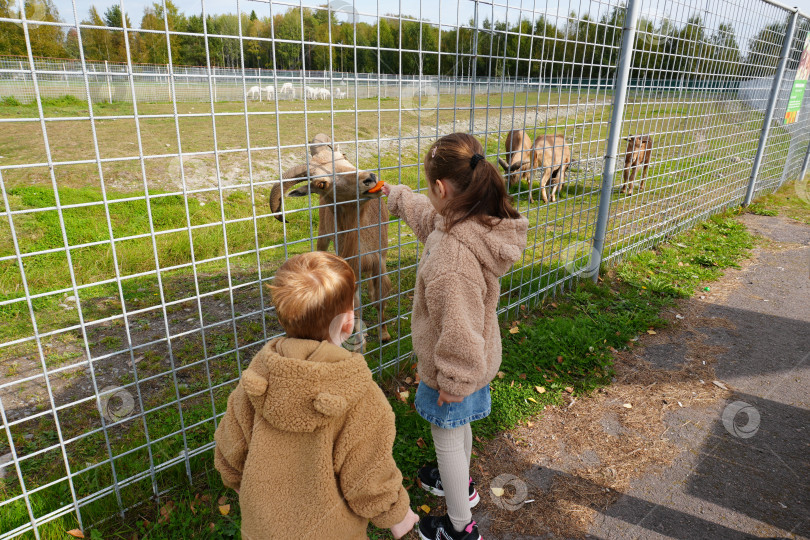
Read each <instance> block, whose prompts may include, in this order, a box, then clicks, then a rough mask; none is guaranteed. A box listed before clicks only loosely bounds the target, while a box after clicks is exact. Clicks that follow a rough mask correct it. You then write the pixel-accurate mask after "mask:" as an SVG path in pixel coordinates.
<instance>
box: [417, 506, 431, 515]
mask: <svg viewBox="0 0 810 540" xmlns="http://www.w3.org/2000/svg"><path fill="white" fill-rule="evenodd" d="M419 510H421V511H422V512H424V513H426V514H429V513H430V507H429V506H428V505H426V504H423V505H422V506H420V507H419Z"/></svg>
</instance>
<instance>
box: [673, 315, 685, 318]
mask: <svg viewBox="0 0 810 540" xmlns="http://www.w3.org/2000/svg"><path fill="white" fill-rule="evenodd" d="M675 318H676V319H683V318H684V317H683V315H675Z"/></svg>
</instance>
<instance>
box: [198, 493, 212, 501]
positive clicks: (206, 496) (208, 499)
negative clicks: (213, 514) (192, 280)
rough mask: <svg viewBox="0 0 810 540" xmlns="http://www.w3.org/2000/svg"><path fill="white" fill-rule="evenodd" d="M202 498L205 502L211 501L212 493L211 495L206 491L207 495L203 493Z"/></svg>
mask: <svg viewBox="0 0 810 540" xmlns="http://www.w3.org/2000/svg"><path fill="white" fill-rule="evenodd" d="M200 500H201V501H202V502H204V503H209V502H211V495H209V494H208V493H206V494H205V495H203V496H202V497H200Z"/></svg>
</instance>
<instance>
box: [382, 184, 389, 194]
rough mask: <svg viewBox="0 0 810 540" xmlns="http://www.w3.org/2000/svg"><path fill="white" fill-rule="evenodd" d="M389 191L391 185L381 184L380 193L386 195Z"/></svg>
mask: <svg viewBox="0 0 810 540" xmlns="http://www.w3.org/2000/svg"><path fill="white" fill-rule="evenodd" d="M389 193H391V186H390V185H388V184H383V187H382V194H383V195H385V196H386V197H388V194H389Z"/></svg>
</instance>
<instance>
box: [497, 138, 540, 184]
mask: <svg viewBox="0 0 810 540" xmlns="http://www.w3.org/2000/svg"><path fill="white" fill-rule="evenodd" d="M504 146H505V150H506V156H507V157H508V158H509V161H508V162H507V161H506V160H505V159H503V158H501V157H499V158H498V164H499V165H500V166H501V168H502V169H503V172H504V173H506V174H509V173H511V172H514V171H517V170H518V169H520V168H522V167H524V166H528V165H529V163H530V162H531V147H532V143H531V140H530V139H529V137H528V136H527V135H526V133H525V132H524V131H523V130H522V129H516V130H512V131H510V132H509V134H508V135H507V136H506V144H505V145H504Z"/></svg>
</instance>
